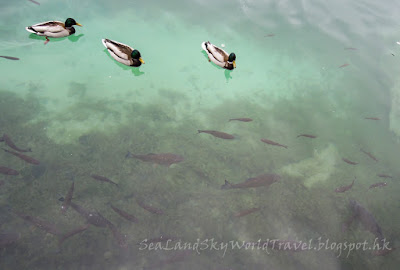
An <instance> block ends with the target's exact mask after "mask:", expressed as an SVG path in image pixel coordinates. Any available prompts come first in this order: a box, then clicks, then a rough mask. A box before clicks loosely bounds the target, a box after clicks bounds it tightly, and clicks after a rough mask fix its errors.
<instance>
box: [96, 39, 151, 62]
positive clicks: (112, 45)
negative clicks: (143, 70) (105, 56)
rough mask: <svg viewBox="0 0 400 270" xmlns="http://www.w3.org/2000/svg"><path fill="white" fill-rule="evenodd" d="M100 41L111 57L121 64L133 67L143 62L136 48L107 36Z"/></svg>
mask: <svg viewBox="0 0 400 270" xmlns="http://www.w3.org/2000/svg"><path fill="white" fill-rule="evenodd" d="M101 42H103V45H104V47H106V48H107V50H108V52H109V53H110V55H111V56H112V58H114V59H115V60H117V61H118V62H120V63H121V64H124V65H127V66H133V67H138V66H140V65H141V64H144V61H143V59H142V57H141V55H140V52H139V51H138V50H135V49H133V48H132V47H130V46H128V45H125V44H123V43H120V42H117V41H114V40H111V39H107V38H105V39H102V40H101Z"/></svg>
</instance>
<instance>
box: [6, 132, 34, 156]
mask: <svg viewBox="0 0 400 270" xmlns="http://www.w3.org/2000/svg"><path fill="white" fill-rule="evenodd" d="M1 141H4V142H5V143H6V144H7V145H8V146H9V147H10V148H12V149H14V150H15V151H18V152H32V149H31V148H26V149H21V148H18V147H17V146H16V145H15V144H14V142H13V141H12V140H11V138H10V137H9V136H8V135H7V134H3V137H2V140H1Z"/></svg>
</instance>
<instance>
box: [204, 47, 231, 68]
mask: <svg viewBox="0 0 400 270" xmlns="http://www.w3.org/2000/svg"><path fill="white" fill-rule="evenodd" d="M201 47H202V48H203V50H204V51H205V52H206V53H207V55H208V60H209V61H211V62H213V63H214V64H216V65H217V66H220V67H222V68H225V69H229V70H232V69H234V68H236V62H235V60H236V55H235V54H234V53H230V54H228V53H227V52H226V51H224V50H223V49H221V48H219V47H217V46H215V45H214V44H212V43H210V41H207V42H203V43H202V44H201Z"/></svg>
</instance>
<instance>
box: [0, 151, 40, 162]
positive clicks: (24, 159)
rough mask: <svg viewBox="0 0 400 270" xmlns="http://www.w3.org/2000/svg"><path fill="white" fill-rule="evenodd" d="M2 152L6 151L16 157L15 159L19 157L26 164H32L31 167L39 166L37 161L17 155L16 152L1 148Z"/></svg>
mask: <svg viewBox="0 0 400 270" xmlns="http://www.w3.org/2000/svg"><path fill="white" fill-rule="evenodd" d="M3 150H4V151H6V152H7V153H10V154H12V155H14V156H16V157H19V158H20V159H22V160H23V161H26V162H28V163H30V164H33V165H39V164H40V161H39V160H36V159H34V158H32V157H29V156H27V155H24V154H21V153H17V152H14V151H10V150H7V149H4V148H3Z"/></svg>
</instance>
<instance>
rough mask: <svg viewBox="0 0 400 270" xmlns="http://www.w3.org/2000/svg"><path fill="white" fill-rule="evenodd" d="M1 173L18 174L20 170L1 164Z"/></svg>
mask: <svg viewBox="0 0 400 270" xmlns="http://www.w3.org/2000/svg"><path fill="white" fill-rule="evenodd" d="M0 173H1V174H5V175H18V174H19V172H18V171H16V170H13V169H10V168H7V167H3V166H0Z"/></svg>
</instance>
